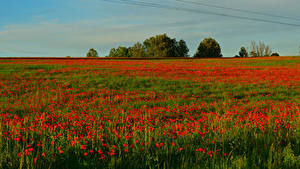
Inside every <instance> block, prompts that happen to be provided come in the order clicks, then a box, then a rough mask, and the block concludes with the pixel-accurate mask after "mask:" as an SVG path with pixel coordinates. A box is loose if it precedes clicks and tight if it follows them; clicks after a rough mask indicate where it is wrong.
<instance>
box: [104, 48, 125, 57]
mask: <svg viewBox="0 0 300 169" xmlns="http://www.w3.org/2000/svg"><path fill="white" fill-rule="evenodd" d="M109 57H130V55H129V52H128V48H126V47H123V46H119V47H118V48H117V49H115V48H112V49H111V50H110V52H109Z"/></svg>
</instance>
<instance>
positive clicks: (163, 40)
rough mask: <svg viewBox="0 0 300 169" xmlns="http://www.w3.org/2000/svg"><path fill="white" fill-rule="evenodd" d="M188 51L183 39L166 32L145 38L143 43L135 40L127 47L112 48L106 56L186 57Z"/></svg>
mask: <svg viewBox="0 0 300 169" xmlns="http://www.w3.org/2000/svg"><path fill="white" fill-rule="evenodd" d="M188 52H189V49H188V47H187V45H186V43H185V41H184V40H180V41H178V42H177V41H176V39H171V38H170V37H168V36H167V34H161V35H156V36H154V37H150V38H149V39H146V40H145V41H144V43H143V44H141V43H140V42H137V43H136V44H134V45H133V46H132V47H129V48H126V47H119V48H118V49H115V48H112V49H111V50H110V53H109V56H108V57H133V58H141V57H188Z"/></svg>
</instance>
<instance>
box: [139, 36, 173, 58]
mask: <svg viewBox="0 0 300 169" xmlns="http://www.w3.org/2000/svg"><path fill="white" fill-rule="evenodd" d="M175 44H176V40H175V39H171V38H170V37H168V36H167V34H162V35H156V36H154V37H151V38H149V39H146V40H145V41H144V46H145V51H146V56H147V57H174V56H175V48H176V47H175Z"/></svg>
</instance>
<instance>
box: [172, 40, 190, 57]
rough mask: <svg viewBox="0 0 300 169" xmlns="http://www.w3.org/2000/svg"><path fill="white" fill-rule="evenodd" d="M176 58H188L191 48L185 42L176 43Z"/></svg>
mask: <svg viewBox="0 0 300 169" xmlns="http://www.w3.org/2000/svg"><path fill="white" fill-rule="evenodd" d="M175 48H176V49H175V56H174V57H188V56H189V55H188V53H189V48H188V47H187V45H186V43H185V41H184V40H180V41H179V42H176V46H175Z"/></svg>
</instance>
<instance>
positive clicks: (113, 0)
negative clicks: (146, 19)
mask: <svg viewBox="0 0 300 169" xmlns="http://www.w3.org/2000/svg"><path fill="white" fill-rule="evenodd" d="M100 1H105V2H110V3H117V4H127V5H136V6H143V7H152V8H160V9H169V10H177V11H184V12H190V13H198V14H205V15H214V16H222V17H227V18H235V19H241V20H250V21H259V22H265V23H273V24H280V25H288V26H295V27H300V24H296V23H287V22H281V21H272V20H268V19H262V18H253V17H247V16H237V15H231V14H226V13H217V12H211V11H204V10H199V9H192V8H186V7H175V6H171V5H165V4H158V3H154V2H149V1H148V2H145V1H134V0H126V1H125V0H100Z"/></svg>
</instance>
